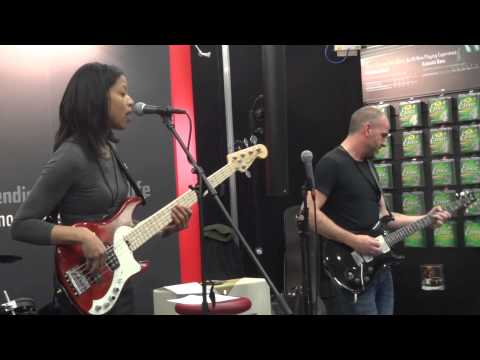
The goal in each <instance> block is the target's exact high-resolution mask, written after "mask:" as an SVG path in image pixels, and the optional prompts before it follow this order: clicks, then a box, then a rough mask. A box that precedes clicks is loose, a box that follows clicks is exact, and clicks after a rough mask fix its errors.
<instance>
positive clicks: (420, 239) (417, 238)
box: [404, 230, 427, 248]
mask: <svg viewBox="0 0 480 360" xmlns="http://www.w3.org/2000/svg"><path fill="white" fill-rule="evenodd" d="M404 244H405V246H407V247H418V248H424V247H426V246H427V237H426V235H425V230H421V231H417V232H416V233H413V234H412V235H410V236H408V237H407V238H405V240H404Z"/></svg>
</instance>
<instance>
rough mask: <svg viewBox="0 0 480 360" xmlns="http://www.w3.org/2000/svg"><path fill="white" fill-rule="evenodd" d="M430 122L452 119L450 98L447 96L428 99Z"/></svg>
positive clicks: (441, 122) (442, 122)
mask: <svg viewBox="0 0 480 360" xmlns="http://www.w3.org/2000/svg"><path fill="white" fill-rule="evenodd" d="M428 120H429V121H430V124H432V125H435V124H444V123H448V122H451V121H452V99H451V98H449V97H444V98H436V99H429V100H428Z"/></svg>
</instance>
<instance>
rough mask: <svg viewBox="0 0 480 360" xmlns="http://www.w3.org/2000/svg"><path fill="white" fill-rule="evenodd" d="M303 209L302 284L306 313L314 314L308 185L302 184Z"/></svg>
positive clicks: (301, 233)
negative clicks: (309, 240)
mask: <svg viewBox="0 0 480 360" xmlns="http://www.w3.org/2000/svg"><path fill="white" fill-rule="evenodd" d="M302 197H303V209H301V212H300V214H299V218H298V219H297V220H298V222H297V225H298V226H297V229H298V235H299V236H300V246H301V254H302V272H303V273H302V275H303V276H302V284H303V285H302V286H303V304H304V312H305V314H309V315H310V314H312V297H311V296H312V294H311V290H310V289H311V283H310V259H309V253H310V252H309V250H308V248H309V242H308V234H309V229H308V224H309V221H308V205H307V190H306V186H305V185H304V186H302Z"/></svg>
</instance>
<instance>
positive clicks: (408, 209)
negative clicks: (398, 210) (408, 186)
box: [402, 191, 425, 215]
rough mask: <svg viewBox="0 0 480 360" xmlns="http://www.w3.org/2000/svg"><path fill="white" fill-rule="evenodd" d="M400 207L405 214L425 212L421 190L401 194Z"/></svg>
mask: <svg viewBox="0 0 480 360" xmlns="http://www.w3.org/2000/svg"><path fill="white" fill-rule="evenodd" d="M402 209H403V212H404V213H405V214H406V215H421V214H424V213H425V197H424V194H423V192H421V191H412V192H405V193H403V194H402Z"/></svg>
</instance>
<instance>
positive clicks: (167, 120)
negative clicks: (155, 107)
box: [161, 113, 292, 315]
mask: <svg viewBox="0 0 480 360" xmlns="http://www.w3.org/2000/svg"><path fill="white" fill-rule="evenodd" d="M161 117H162V119H163V123H164V124H165V126H166V127H167V129H168V130H169V131H170V132H171V133H172V135H173V136H174V137H175V139H176V140H177V142H178V143H179V144H180V146H181V147H182V149H183V151H184V153H185V155H186V157H187V160H188V162H189V163H190V164H191V165H192V167H193V169H192V171H193V173H195V174H197V179H198V180H197V181H198V184H197V185H196V186H195V187H193V188H192V190H194V191H195V192H196V194H197V198H198V208H199V220H200V242H201V243H200V249H201V250H202V247H203V245H204V236H203V228H204V224H203V211H204V207H203V186H206V188H207V190H208V192H209V193H210V194H211V195H212V196H213V197H214V199H215V201H216V202H217V204H218V206H219V208H220V209H221V211H222V212H223V214H224V215H225V217H226V218H227V220H228V222H229V223H230V225H231V227H232V228H233V230H234V232H235V234H236V235H237V236H238V238H239V239H240V240H241V242H242V244H243V246H244V247H245V249H246V250H247V253H248V254H249V255H250V257H251V258H252V260H253V262H254V263H255V265H256V266H257V267H258V269H259V270H260V272H261V273H262V274H263V276H264V277H265V280H266V281H267V283H268V284H269V285H270V288H271V289H272V290H273V292H274V293H275V296H276V297H277V299H278V302H279V303H280V305H281V307H282V309H283V311H284V313H285V314H287V315H292V310H291V309H290V308H289V306H288V304H287V302H286V301H285V299H284V298H283V297H282V295H281V294H280V293H279V292H278V290H277V288H276V287H275V285H274V284H273V282H272V280H271V279H270V277H269V276H268V275H267V273H266V272H265V270H264V269H263V267H262V265H261V264H260V262H259V261H258V259H257V258H256V256H255V254H254V253H253V251H252V249H250V247H249V246H248V243H247V241H246V240H245V238H244V237H243V235H242V234H241V233H240V230H239V229H238V228H237V226H235V224H234V223H233V220H232V218H231V217H230V214H229V213H228V211H227V209H225V206H224V205H223V203H222V201H221V200H220V198H219V196H218V193H217V191H216V190H215V188H214V187H213V186H212V184H210V181H208V179H207V177H206V176H205V172H204V171H203V169H202V168H201V167H200V166H199V165H198V164H197V162H196V161H195V160H194V159H193V156H192V154H191V153H190V151H189V150H188V148H187V146H186V145H185V143H184V142H183V140H182V138H181V137H180V135H179V134H178V133H177V131H176V130H175V126H174V124H173V123H172V117H171V114H165V113H163V114H161ZM201 250H200V257H201V263H202V271H201V277H202V299H203V300H202V311H203V312H204V314H207V313H208V305H207V295H206V282H205V258H204V256H203V254H202V251H201ZM211 295H212V296H213V284H212V288H211ZM212 302H214V300H213V299H212ZM212 305H214V303H213V304H212Z"/></svg>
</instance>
